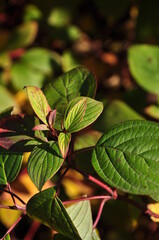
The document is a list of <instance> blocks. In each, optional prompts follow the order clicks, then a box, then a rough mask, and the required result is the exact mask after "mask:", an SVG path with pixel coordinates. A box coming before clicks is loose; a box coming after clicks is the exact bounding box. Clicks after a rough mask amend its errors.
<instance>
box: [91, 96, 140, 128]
mask: <svg viewBox="0 0 159 240" xmlns="http://www.w3.org/2000/svg"><path fill="white" fill-rule="evenodd" d="M134 119H143V117H142V116H141V115H139V114H138V113H137V112H135V111H134V110H133V109H132V108H131V107H130V106H129V105H127V104H126V103H125V102H123V101H121V100H114V101H111V102H108V103H107V104H106V106H105V108H104V111H103V112H102V114H101V115H100V117H99V118H98V119H97V121H96V123H95V128H96V129H97V130H99V131H101V132H104V131H105V130H106V129H108V128H110V127H112V126H113V125H115V124H117V123H120V122H123V121H126V120H134Z"/></svg>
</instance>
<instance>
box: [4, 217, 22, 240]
mask: <svg viewBox="0 0 159 240" xmlns="http://www.w3.org/2000/svg"><path fill="white" fill-rule="evenodd" d="M23 216H24V214H23V215H22V216H21V217H19V218H18V219H17V220H16V221H15V223H14V224H13V225H12V226H11V227H10V228H9V229H8V231H7V232H6V233H5V235H4V236H3V237H2V238H1V239H0V240H3V239H4V238H5V237H6V236H7V234H9V233H10V232H11V231H12V230H13V229H14V228H15V226H16V225H17V224H18V223H19V222H20V220H21V219H22V217H23Z"/></svg>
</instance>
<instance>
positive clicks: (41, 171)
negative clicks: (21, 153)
mask: <svg viewBox="0 0 159 240" xmlns="http://www.w3.org/2000/svg"><path fill="white" fill-rule="evenodd" d="M62 163H63V158H62V156H61V153H60V149H59V147H58V145H57V143H55V142H50V143H46V144H42V145H39V146H37V147H35V148H34V149H33V151H32V152H31V154H30V156H29V159H28V168H27V169H28V174H29V176H30V178H31V180H32V181H33V183H34V184H35V186H36V187H37V188H38V189H39V190H41V189H42V187H43V185H44V184H45V182H46V181H47V180H49V179H50V178H51V177H53V176H54V175H55V173H56V172H57V171H58V170H59V168H60V167H61V165H62Z"/></svg>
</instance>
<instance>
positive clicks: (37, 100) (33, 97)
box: [26, 86, 51, 125]
mask: <svg viewBox="0 0 159 240" xmlns="http://www.w3.org/2000/svg"><path fill="white" fill-rule="evenodd" d="M26 89H27V94H28V98H29V101H30V104H31V106H32V108H33V110H34V112H35V113H36V115H37V116H38V117H39V118H40V119H41V121H42V122H43V123H45V124H46V125H47V124H48V123H47V119H46V118H47V115H48V113H49V112H50V111H51V108H50V106H49V104H48V102H47V100H46V97H45V95H44V94H43V92H42V91H41V90H40V89H39V88H38V87H34V86H29V87H26Z"/></svg>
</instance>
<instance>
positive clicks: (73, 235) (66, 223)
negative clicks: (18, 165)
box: [26, 188, 81, 240]
mask: <svg viewBox="0 0 159 240" xmlns="http://www.w3.org/2000/svg"><path fill="white" fill-rule="evenodd" d="M26 210H27V214H28V215H29V216H30V217H31V218H33V219H35V220H37V221H39V222H41V223H43V224H45V225H46V226H48V227H50V228H53V229H54V230H56V231H57V232H59V233H60V234H62V235H64V236H66V237H68V238H70V239H73V240H74V239H77V240H81V238H80V236H79V234H78V232H77V230H76V228H75V226H74V224H73V223H72V221H71V218H70V217H69V215H68V213H67V211H66V209H65V208H64V206H63V204H62V202H61V201H60V199H59V198H58V197H56V192H55V190H54V188H49V189H46V190H44V191H42V192H40V193H37V194H35V195H34V196H33V197H32V198H31V199H30V200H29V202H28V203H27V207H26Z"/></svg>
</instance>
